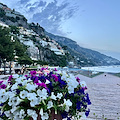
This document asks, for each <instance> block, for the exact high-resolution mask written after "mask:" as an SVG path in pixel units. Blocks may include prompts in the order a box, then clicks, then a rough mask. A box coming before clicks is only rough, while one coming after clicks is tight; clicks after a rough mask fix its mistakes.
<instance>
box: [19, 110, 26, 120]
mask: <svg viewBox="0 0 120 120" xmlns="http://www.w3.org/2000/svg"><path fill="white" fill-rule="evenodd" d="M25 116H26V114H25V111H24V110H23V109H21V110H20V118H21V119H23V118H24V117H25Z"/></svg>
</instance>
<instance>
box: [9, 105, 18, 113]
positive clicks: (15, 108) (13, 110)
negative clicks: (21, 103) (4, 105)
mask: <svg viewBox="0 0 120 120" xmlns="http://www.w3.org/2000/svg"><path fill="white" fill-rule="evenodd" d="M18 108H19V107H16V106H13V108H12V109H11V110H10V111H11V113H14V112H15V111H16V110H17V109H18Z"/></svg>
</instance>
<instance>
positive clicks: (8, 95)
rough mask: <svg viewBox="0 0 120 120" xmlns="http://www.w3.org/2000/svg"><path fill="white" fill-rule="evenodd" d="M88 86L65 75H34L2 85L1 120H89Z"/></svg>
mask: <svg viewBox="0 0 120 120" xmlns="http://www.w3.org/2000/svg"><path fill="white" fill-rule="evenodd" d="M86 89H87V87H86V84H85V82H84V81H80V79H79V78H78V77H77V78H75V77H74V76H73V75H72V74H67V73H66V72H64V71H57V70H56V69H55V70H52V71H50V70H48V69H47V68H42V69H41V71H39V72H36V71H31V72H30V74H29V75H24V76H21V77H20V76H19V75H16V74H15V75H11V76H10V77H9V79H8V80H7V81H0V119H2V120H48V119H52V120H53V119H54V118H55V119H59V120H60V119H63V118H67V119H68V120H70V119H71V118H72V117H73V116H74V119H79V118H80V117H81V115H80V114H79V113H83V112H84V114H85V115H86V116H88V115H89V112H90V110H89V109H87V105H90V104H91V102H90V99H89V95H88V93H86V91H85V90H86Z"/></svg>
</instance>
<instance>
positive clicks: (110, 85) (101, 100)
mask: <svg viewBox="0 0 120 120" xmlns="http://www.w3.org/2000/svg"><path fill="white" fill-rule="evenodd" d="M77 76H78V77H79V78H80V79H81V81H82V80H83V81H86V84H87V86H88V93H89V96H90V99H91V102H92V104H91V105H90V106H89V108H90V110H91V112H90V115H89V118H91V119H96V120H104V119H103V118H107V120H118V118H119V119H120V78H119V77H116V76H113V75H110V74H107V73H103V74H101V75H98V76H96V77H94V78H88V77H85V76H83V75H80V74H79V75H77Z"/></svg>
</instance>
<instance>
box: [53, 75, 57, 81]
mask: <svg viewBox="0 0 120 120" xmlns="http://www.w3.org/2000/svg"><path fill="white" fill-rule="evenodd" d="M52 77H53V78H54V79H55V81H56V82H57V81H58V77H57V76H56V75H55V74H52Z"/></svg>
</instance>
